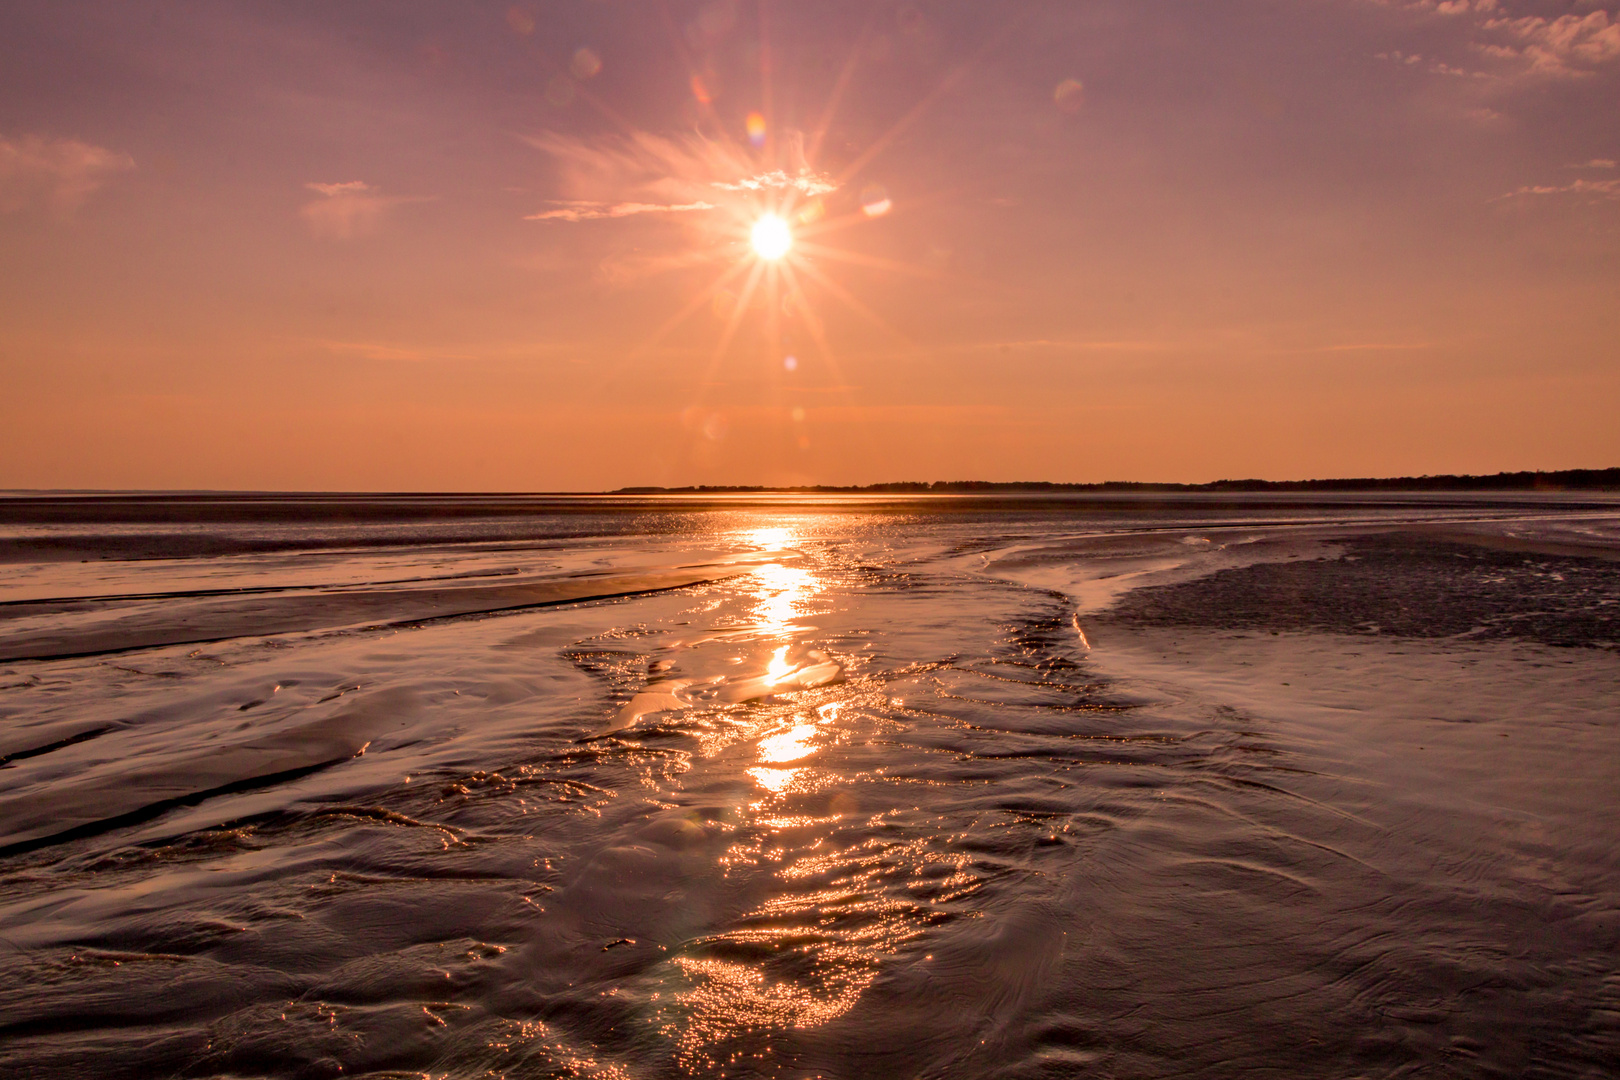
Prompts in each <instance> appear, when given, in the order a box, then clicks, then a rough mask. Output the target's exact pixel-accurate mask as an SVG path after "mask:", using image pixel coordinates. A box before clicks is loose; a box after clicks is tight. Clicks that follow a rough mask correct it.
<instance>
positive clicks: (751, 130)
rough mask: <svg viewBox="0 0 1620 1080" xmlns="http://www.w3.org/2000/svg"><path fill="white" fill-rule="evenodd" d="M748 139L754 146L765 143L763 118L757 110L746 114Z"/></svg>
mask: <svg viewBox="0 0 1620 1080" xmlns="http://www.w3.org/2000/svg"><path fill="white" fill-rule="evenodd" d="M748 141H749V142H751V143H753V144H754V145H755V146H756V147H760V146H764V145H765V118H764V117H763V116H761V115H760V114H759V113H757V112H751V113H749V114H748Z"/></svg>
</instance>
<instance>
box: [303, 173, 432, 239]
mask: <svg viewBox="0 0 1620 1080" xmlns="http://www.w3.org/2000/svg"><path fill="white" fill-rule="evenodd" d="M304 187H306V188H308V189H309V190H310V191H313V192H316V193H317V194H318V195H319V196H320V197H319V198H317V199H312V200H310V201H309V202H307V203H305V204H304V205H303V206H301V207H300V208H299V210H298V213H299V215H300V216H301V217H302V218H303V219H304V220H305V221H306V222H308V223H309V227H310V231H311V232H313V233H314V234H315V235H316V236H325V237H330V238H332V239H337V240H348V239H351V238H353V237H355V236H359V235H361V234H362V233H366V232H370V231H371V230H372V229H374V228H376V227H377V224H378V222H379V221H380V220H381V219H382V216H383V214H385V213H386V212H387V211H389V210H390V209H392V208H393V207H395V206H400V205H402V204H405V203H416V202H427V201H428V200H427V199H426V198H424V197H422V196H414V197H412V196H402V195H382V194H380V193H378V191H377V189H376V188H374V187H372V186H371V185H370V184H367V183H365V182H364V181H362V180H346V181H343V182H341V183H308V184H305V185H304Z"/></svg>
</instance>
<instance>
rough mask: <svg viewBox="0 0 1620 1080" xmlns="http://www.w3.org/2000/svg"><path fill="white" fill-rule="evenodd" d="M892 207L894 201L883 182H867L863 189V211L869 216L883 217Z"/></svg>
mask: <svg viewBox="0 0 1620 1080" xmlns="http://www.w3.org/2000/svg"><path fill="white" fill-rule="evenodd" d="M892 209H894V203H893V202H892V201H890V199H889V192H888V189H886V188H885V187H884V186H883V185H882V184H867V185H866V186H865V187H864V188H862V189H861V213H863V214H865V215H866V216H867V217H882V216H883V215H884V214H887V213H888V212H889V211H890V210H892Z"/></svg>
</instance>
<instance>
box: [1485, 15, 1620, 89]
mask: <svg viewBox="0 0 1620 1080" xmlns="http://www.w3.org/2000/svg"><path fill="white" fill-rule="evenodd" d="M1482 29H1484V30H1485V31H1486V32H1487V33H1495V34H1498V35H1501V36H1503V37H1505V38H1507V39H1509V41H1510V43H1508V44H1487V45H1484V46H1482V49H1483V50H1484V51H1485V52H1486V53H1487V54H1488V55H1493V56H1503V57H1510V58H1514V59H1518V60H1521V61H1523V62H1524V63H1526V64H1528V66H1529V68H1530V70H1531V71H1534V72H1540V73H1543V74H1548V75H1562V76H1581V75H1588V74H1590V73H1591V70H1592V69H1593V68H1596V67H1600V66H1602V65H1605V64H1608V63H1609V62H1611V61H1613V60H1616V59H1620V21H1616V20H1615V19H1612V18H1611V17H1610V16H1609V13H1608V12H1607V11H1604V10H1601V9H1600V10H1597V11H1590V12H1587V13H1586V14H1585V15H1559V16H1557V17H1556V18H1547V17H1545V16H1541V15H1530V16H1525V17H1523V18H1517V19H1514V18H1494V19H1487V20H1485V22H1484V24H1483V26H1482Z"/></svg>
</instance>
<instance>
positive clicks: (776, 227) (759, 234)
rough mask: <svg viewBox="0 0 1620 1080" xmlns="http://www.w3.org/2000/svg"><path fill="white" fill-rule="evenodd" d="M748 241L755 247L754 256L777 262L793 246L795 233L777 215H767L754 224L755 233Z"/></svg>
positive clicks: (750, 235) (751, 234)
mask: <svg viewBox="0 0 1620 1080" xmlns="http://www.w3.org/2000/svg"><path fill="white" fill-rule="evenodd" d="M748 239H749V242H750V243H752V244H753V245H754V254H756V255H758V256H759V257H760V258H762V259H765V260H767V261H769V262H775V261H776V260H777V259H780V258H781V257H782V256H784V255H786V254H787V253H788V249H789V248H791V247H792V246H793V231H792V230H791V229H789V228H788V223H787V222H785V221H783V220H782V219H781V218H779V217H777V216H776V215H775V214H766V215H765V216H764V217H762V218H760V219H759V220H758V221H756V222H754V229H753V232H751V233H750V234H749V237H748Z"/></svg>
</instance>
